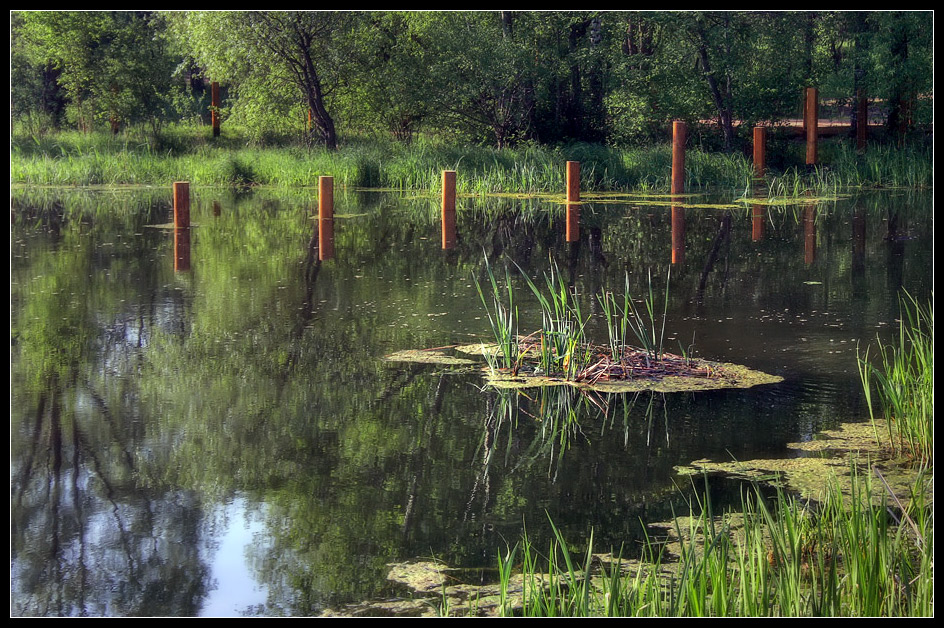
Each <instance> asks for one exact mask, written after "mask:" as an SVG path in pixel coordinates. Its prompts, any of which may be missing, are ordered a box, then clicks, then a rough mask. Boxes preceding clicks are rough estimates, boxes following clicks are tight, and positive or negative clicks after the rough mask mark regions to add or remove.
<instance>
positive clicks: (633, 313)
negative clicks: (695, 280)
mask: <svg viewBox="0 0 944 628" xmlns="http://www.w3.org/2000/svg"><path fill="white" fill-rule="evenodd" d="M671 278H672V269H671V267H670V268H669V270H668V273H667V274H666V282H665V296H664V298H663V306H662V323H661V326H660V325H659V323H658V322H657V320H656V317H657V311H658V310H657V307H658V306H657V303H656V296H655V291H654V290H653V287H652V272H651V271H650V272H649V276H648V279H649V292H648V294H647V295H646V298H645V299H644V307H645V312H641V311H640V309H639V308H638V307H637V306H636V305H634V304H633V299H632V297H631V296H630V290H629V274H628V273H627V274H626V279H625V288H624V290H623V295H622V298H621V299H617V297H616V296H615V295H614V294H613V293H612V292H609V291H606V290H604V291H602V292H601V294H599V295H598V296H597V300H598V301H599V303H600V307H601V309H602V310H603V315H604V317H605V318H606V329H607V332H608V335H609V347H610V355H611V359H612V360H613V361H614V362H617V363H618V362H621V361H622V359H623V355H624V353H625V352H626V351H627V350H628V349H631V347H630V345H629V344H628V343H627V337H628V335H629V332H632V334H633V336H635V338H636V340H638V341H639V343H640V346H641V347H642V348H643V350H644V351H645V353H646V356H647V357H648V358H649V359H650V360H653V361H658V360H661V359H662V356H663V354H664V349H663V347H664V339H665V321H666V318H667V314H668V308H669V284H670V281H671Z"/></svg>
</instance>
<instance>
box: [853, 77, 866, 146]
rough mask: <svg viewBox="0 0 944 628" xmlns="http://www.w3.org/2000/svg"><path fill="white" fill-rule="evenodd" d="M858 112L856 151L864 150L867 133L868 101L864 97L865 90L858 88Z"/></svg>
mask: <svg viewBox="0 0 944 628" xmlns="http://www.w3.org/2000/svg"><path fill="white" fill-rule="evenodd" d="M857 105H858V112H857V113H856V149H857V150H859V151H864V150H865V143H866V138H867V137H868V133H869V99H868V98H866V97H865V90H864V89H862V88H859V93H858V103H857Z"/></svg>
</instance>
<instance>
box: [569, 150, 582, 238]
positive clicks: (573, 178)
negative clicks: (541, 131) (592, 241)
mask: <svg viewBox="0 0 944 628" xmlns="http://www.w3.org/2000/svg"><path fill="white" fill-rule="evenodd" d="M579 239H580V162H579V161H568V162H567V228H566V240H567V241H568V242H576V241H577V240H579Z"/></svg>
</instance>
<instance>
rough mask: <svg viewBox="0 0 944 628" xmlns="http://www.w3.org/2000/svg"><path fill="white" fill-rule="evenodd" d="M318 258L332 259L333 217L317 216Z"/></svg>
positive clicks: (322, 259) (323, 259)
mask: <svg viewBox="0 0 944 628" xmlns="http://www.w3.org/2000/svg"><path fill="white" fill-rule="evenodd" d="M318 259H319V260H321V261H326V260H330V259H334V218H333V217H332V218H318Z"/></svg>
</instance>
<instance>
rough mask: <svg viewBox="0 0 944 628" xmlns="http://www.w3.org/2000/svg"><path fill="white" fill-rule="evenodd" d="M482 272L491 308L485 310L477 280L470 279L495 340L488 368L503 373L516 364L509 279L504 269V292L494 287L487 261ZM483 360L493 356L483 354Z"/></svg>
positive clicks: (515, 317)
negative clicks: (496, 350) (493, 357)
mask: <svg viewBox="0 0 944 628" xmlns="http://www.w3.org/2000/svg"><path fill="white" fill-rule="evenodd" d="M485 272H486V273H487V274H488V282H489V287H490V288H491V290H490V293H489V295H490V300H491V307H489V304H488V301H487V300H486V298H485V292H484V291H483V290H482V285H481V283H480V282H479V279H478V277H476V276H473V279H474V280H475V287H476V289H477V290H478V293H479V298H480V299H481V300H482V305H483V306H484V307H485V312H486V314H487V315H488V322H489V325H490V326H491V328H492V335H493V336H494V338H495V343H496V345H497V346H498V349H499V350H498V353H497V356H498V362H497V363H496V364H493V363H492V362H491V361H490V362H489V363H490V365H492V366H493V367H495V366H498V367H500V368H505V369H513V368H514V367H515V366H516V365H517V364H518V358H519V352H518V308H517V306H516V305H515V293H514V290H513V288H512V285H511V276H510V273H509V272H508V268H507V267H506V268H505V288H504V290H502V289H501V288H499V286H498V280H497V279H496V278H495V273H493V272H492V267H491V265H489V263H488V257H487V256H486V258H485ZM503 293H504V294H505V295H506V296H507V301H506V300H505V298H503V297H502V294H503ZM483 354H484V355H485V356H486V358H487V359H489V360H491V357H490V356H493V355H495V354H493V353H489V352H483Z"/></svg>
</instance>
